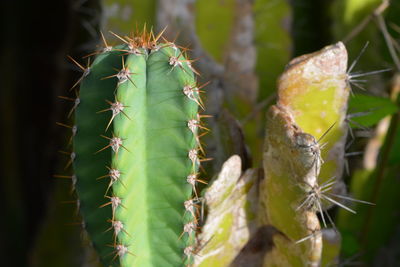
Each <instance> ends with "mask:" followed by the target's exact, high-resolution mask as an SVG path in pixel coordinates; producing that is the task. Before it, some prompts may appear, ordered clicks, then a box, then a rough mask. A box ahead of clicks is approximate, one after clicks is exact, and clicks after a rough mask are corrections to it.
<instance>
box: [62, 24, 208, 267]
mask: <svg viewBox="0 0 400 267" xmlns="http://www.w3.org/2000/svg"><path fill="white" fill-rule="evenodd" d="M164 30H165V29H164ZM164 30H163V31H162V32H161V33H160V34H159V35H157V36H155V35H154V33H153V31H150V33H148V32H147V31H146V28H144V30H143V31H142V32H136V33H135V34H134V35H133V36H132V37H127V36H125V37H121V36H119V35H117V34H115V33H112V32H111V34H113V35H114V36H115V37H117V38H118V39H120V40H121V41H122V42H124V43H125V44H126V46H127V48H128V49H116V48H113V47H112V46H109V45H108V44H107V42H106V39H105V38H104V35H103V34H102V33H101V38H102V40H103V43H104V47H103V48H102V49H101V50H100V51H97V52H94V53H91V54H89V55H87V56H85V58H86V57H87V58H89V59H88V63H87V66H86V67H84V66H82V65H81V64H79V63H78V62H77V61H76V60H74V59H73V58H72V57H69V59H70V60H71V61H72V62H73V63H74V64H75V65H77V66H78V67H79V68H80V69H81V71H82V72H83V74H82V76H81V77H80V78H79V79H78V80H77V82H75V83H74V85H73V86H72V87H71V89H70V91H72V90H73V89H75V95H76V97H75V98H71V97H66V96H59V98H61V99H64V100H67V101H71V102H73V106H72V108H71V110H70V111H69V112H68V116H67V117H68V118H70V117H71V115H72V114H73V113H74V111H75V110H76V109H77V107H78V105H79V104H80V102H81V100H80V98H79V91H77V90H76V87H77V86H78V85H79V84H80V83H81V82H82V80H83V79H84V78H85V77H87V76H88V75H89V74H90V71H91V67H90V57H91V56H93V55H98V54H103V53H109V52H112V51H120V52H124V53H125V54H123V55H122V57H121V58H122V69H120V70H116V71H117V73H116V74H114V75H111V76H107V77H103V79H109V78H114V77H116V78H117V79H118V85H120V84H123V83H125V82H131V83H132V84H133V85H134V86H135V84H134V82H133V81H132V80H131V78H130V77H131V75H134V74H135V73H132V72H130V71H129V68H128V67H127V66H125V63H124V57H123V56H124V55H126V54H135V55H140V54H143V53H151V52H153V51H158V50H159V49H160V48H163V47H171V48H173V49H174V50H176V51H177V50H178V46H176V45H175V44H174V42H169V41H167V40H166V39H165V38H163V37H162V34H163V32H164ZM161 37H162V38H163V40H164V42H163V44H159V43H158V40H159V39H160V38H161ZM179 48H180V49H181V52H180V53H179V54H178V55H176V53H175V55H169V61H168V63H169V65H170V66H171V71H172V70H173V69H174V68H176V67H179V68H180V69H182V70H183V71H185V69H184V64H186V65H187V67H188V68H189V69H190V70H191V71H192V72H193V73H195V74H196V75H199V73H198V72H197V70H195V69H194V68H193V66H192V62H194V60H189V59H186V58H187V53H186V51H187V48H184V47H180V46H179ZM182 57H183V58H184V59H181V58H182ZM207 84H208V83H205V84H203V85H197V84H196V83H195V84H187V85H185V86H184V87H183V88H182V94H183V95H184V96H185V97H187V98H188V99H189V100H190V101H193V102H195V103H196V104H197V105H198V106H199V107H200V108H201V109H202V110H204V104H203V101H202V99H201V95H200V94H201V93H203V92H204V91H203V90H202V88H203V87H205V86H206V85H207ZM118 85H117V88H116V89H115V90H116V91H117V89H118ZM105 102H106V103H107V104H108V105H109V107H108V108H106V109H103V110H99V111H98V112H97V113H103V112H106V111H111V113H112V114H111V118H110V120H109V122H108V124H107V126H106V128H105V132H107V130H108V129H109V127H110V126H111V124H112V122H113V120H114V119H115V118H116V117H117V116H118V115H120V114H122V115H124V116H125V117H126V118H127V119H129V120H131V118H129V117H128V115H127V114H126V113H125V112H124V109H125V108H129V106H126V105H124V104H123V103H121V101H119V100H118V99H117V96H116V94H115V100H114V102H111V101H110V100H108V99H105ZM206 117H209V116H208V115H200V114H199V113H197V114H196V115H195V116H194V117H193V118H192V119H189V120H188V121H187V125H186V126H187V128H188V129H189V130H190V131H191V132H192V133H193V135H194V138H195V140H196V147H195V148H193V149H191V150H189V151H188V152H187V156H188V158H189V159H190V161H191V162H192V172H191V173H190V174H189V175H188V176H187V177H186V182H187V183H188V184H190V185H191V187H192V191H193V197H192V198H191V199H188V200H186V201H185V202H184V203H183V206H184V208H185V214H186V213H188V214H190V217H191V219H190V220H189V221H187V222H186V223H184V224H183V231H182V234H181V235H180V237H179V238H181V237H182V236H183V235H185V234H187V235H189V237H192V242H191V243H190V244H188V246H187V247H186V248H184V249H183V255H184V257H186V258H187V260H185V262H187V264H190V262H191V258H192V256H193V254H194V253H195V247H196V242H197V241H196V238H195V233H196V231H197V229H198V228H199V226H198V217H199V206H198V203H200V198H199V195H198V192H197V190H196V184H197V183H203V184H206V182H205V181H204V180H201V179H199V178H198V177H199V172H198V171H197V170H198V168H199V166H200V163H201V162H202V161H207V160H209V159H207V158H205V157H204V155H205V153H204V149H203V146H202V144H201V141H200V138H201V137H202V136H204V135H205V134H207V133H208V131H209V129H207V128H206V127H205V126H204V125H203V123H202V119H203V118H206ZM57 124H58V125H60V126H63V127H66V128H69V129H71V132H72V134H71V137H70V139H69V141H68V144H69V145H71V144H72V140H73V138H74V136H75V135H76V132H77V131H78V128H77V126H76V125H72V126H70V125H67V124H64V123H59V122H58V123H57ZM200 131H202V133H200ZM101 137H103V138H105V139H107V140H109V144H108V145H107V146H105V147H103V148H100V149H99V150H98V151H95V152H94V153H95V154H96V153H99V152H101V151H103V150H105V149H107V148H111V149H112V151H113V153H114V154H115V156H116V157H117V156H118V151H119V149H120V148H123V149H125V150H127V149H126V148H125V147H124V145H123V141H124V139H123V138H121V137H119V136H118V135H117V134H114V133H113V134H112V137H108V136H105V135H101ZM60 152H61V153H63V154H67V155H69V158H70V159H69V160H68V162H67V164H66V166H65V168H64V169H67V168H69V167H71V166H72V165H73V162H74V159H75V157H76V154H75V152H73V151H71V152H65V151H60ZM106 168H107V169H108V173H107V174H106V175H104V176H101V177H98V178H97V179H99V180H100V179H103V178H109V179H110V181H109V183H108V186H107V190H106V192H105V194H104V197H105V198H106V199H108V201H107V202H106V203H104V204H102V205H100V206H99V208H103V207H106V206H111V210H112V215H111V219H109V220H108V223H110V224H111V226H110V227H109V228H108V229H105V231H113V239H114V243H113V244H110V246H111V247H112V248H113V249H114V257H113V260H115V259H116V258H117V257H119V258H122V257H123V256H124V255H126V254H127V253H128V254H131V255H134V254H133V253H132V252H131V251H129V245H127V244H121V243H118V235H119V234H120V233H121V232H123V233H124V234H126V235H128V236H130V235H129V233H127V231H125V229H124V224H123V223H122V222H121V221H118V220H115V214H116V210H117V209H118V208H119V207H122V208H125V206H124V205H123V198H120V197H118V196H116V195H114V193H113V192H111V193H110V188H112V185H113V184H114V183H116V182H120V183H121V185H122V186H124V184H123V182H122V180H121V179H120V176H121V174H122V172H121V171H119V170H118V169H116V168H115V167H113V166H111V167H110V166H106ZM55 177H58V178H69V179H71V180H72V191H75V185H76V183H77V176H76V175H75V174H73V175H71V176H65V175H55ZM77 202H78V211H79V199H77ZM185 214H184V215H183V217H185ZM82 224H84V222H83V223H82Z"/></svg>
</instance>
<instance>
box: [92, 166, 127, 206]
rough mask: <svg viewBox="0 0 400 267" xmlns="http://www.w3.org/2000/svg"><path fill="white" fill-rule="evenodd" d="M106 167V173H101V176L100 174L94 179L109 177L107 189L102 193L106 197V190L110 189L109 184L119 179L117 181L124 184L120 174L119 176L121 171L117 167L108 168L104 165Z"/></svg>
mask: <svg viewBox="0 0 400 267" xmlns="http://www.w3.org/2000/svg"><path fill="white" fill-rule="evenodd" d="M106 168H107V169H108V174H106V175H103V176H100V177H98V178H97V179H96V180H100V179H103V178H107V177H110V183H109V184H108V187H107V190H106V192H105V193H104V196H105V197H107V193H108V190H110V188H111V186H112V185H113V184H114V183H115V182H117V181H119V182H120V183H121V184H122V186H123V187H125V185H124V184H123V183H122V181H121V180H120V176H121V174H122V172H121V171H119V170H118V169H115V168H110V167H108V166H106ZM125 188H126V187H125ZM111 200H113V199H111Z"/></svg>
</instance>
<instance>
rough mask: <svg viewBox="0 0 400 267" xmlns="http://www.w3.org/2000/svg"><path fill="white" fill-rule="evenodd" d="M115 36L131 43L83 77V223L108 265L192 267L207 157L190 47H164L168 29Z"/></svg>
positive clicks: (79, 189) (105, 54) (79, 149)
mask: <svg viewBox="0 0 400 267" xmlns="http://www.w3.org/2000/svg"><path fill="white" fill-rule="evenodd" d="M115 36H116V37H117V38H118V39H120V40H121V41H123V43H122V44H121V45H118V46H115V47H109V46H108V45H106V49H103V50H101V51H99V52H97V53H95V54H96V56H95V60H94V62H93V64H91V65H88V67H87V68H82V69H83V70H84V74H83V76H82V77H81V79H80V80H79V82H80V90H79V93H78V94H77V95H78V98H77V99H79V104H78V105H77V106H76V108H75V110H76V111H75V126H76V134H75V136H74V138H73V147H74V151H73V152H74V155H75V158H74V159H73V166H74V175H75V176H76V178H77V181H76V187H75V189H76V193H77V196H78V199H79V203H80V212H81V214H82V218H83V224H84V227H85V229H86V231H87V232H88V233H89V236H90V238H91V240H92V244H93V246H94V247H95V249H96V250H97V251H98V253H99V255H100V259H101V261H102V263H103V264H104V265H105V266H129V267H131V266H140V267H146V266H174V267H175V266H187V265H189V264H191V262H192V260H193V249H192V248H193V247H194V246H195V237H194V235H195V229H196V227H197V226H196V225H197V218H196V214H197V211H196V204H195V203H196V196H197V194H196V193H195V192H193V190H195V187H194V185H195V184H196V181H197V180H196V179H197V178H196V177H197V176H198V168H199V164H200V162H201V161H202V160H201V158H200V157H201V155H202V152H201V151H202V149H201V147H200V142H199V134H198V130H199V128H201V126H200V118H201V117H202V116H201V115H199V114H198V107H199V106H201V107H202V101H201V98H200V94H199V93H200V90H199V89H198V88H199V86H198V85H197V84H196V79H195V74H196V73H197V72H196V71H195V70H194V68H193V67H192V65H191V63H192V60H189V59H187V58H186V53H185V52H186V51H185V49H182V48H178V47H177V46H175V45H174V44H173V43H170V42H164V43H158V40H159V39H160V36H161V34H160V35H158V36H155V35H154V34H153V33H146V32H145V31H143V32H141V33H139V34H136V35H135V36H133V37H120V36H117V35H115ZM79 66H80V67H82V66H81V65H79ZM193 122H196V123H193Z"/></svg>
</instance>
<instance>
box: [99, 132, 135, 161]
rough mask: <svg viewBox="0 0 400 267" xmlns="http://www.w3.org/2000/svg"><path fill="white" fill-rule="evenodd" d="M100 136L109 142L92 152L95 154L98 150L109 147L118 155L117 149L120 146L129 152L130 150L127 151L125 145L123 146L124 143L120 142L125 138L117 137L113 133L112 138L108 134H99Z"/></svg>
mask: <svg viewBox="0 0 400 267" xmlns="http://www.w3.org/2000/svg"><path fill="white" fill-rule="evenodd" d="M100 136H101V137H103V138H105V139H107V140H110V143H109V144H108V145H106V146H105V147H103V148H102V149H100V150H98V151H96V152H95V153H94V154H97V153H99V152H101V151H103V150H105V149H107V148H109V147H111V149H112V150H113V151H114V153H115V155H116V156H117V155H118V151H119V148H120V147H122V148H123V149H125V150H126V151H128V152H130V151H129V150H128V149H127V148H126V147H124V145H123V144H122V141H123V140H125V139H122V138H120V137H117V136H115V135H114V134H113V135H112V136H113V137H112V138H110V137H108V136H104V135H100Z"/></svg>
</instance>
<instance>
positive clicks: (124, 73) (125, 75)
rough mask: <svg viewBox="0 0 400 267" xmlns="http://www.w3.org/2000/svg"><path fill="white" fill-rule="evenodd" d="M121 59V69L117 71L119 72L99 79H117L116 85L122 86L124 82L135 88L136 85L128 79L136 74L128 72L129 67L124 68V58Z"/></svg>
mask: <svg viewBox="0 0 400 267" xmlns="http://www.w3.org/2000/svg"><path fill="white" fill-rule="evenodd" d="M121 58H122V69H121V70H119V72H118V73H117V74H114V75H110V76H106V77H103V78H101V80H105V79H110V78H114V77H117V79H118V85H120V84H122V83H124V82H126V81H130V82H131V83H132V84H133V86H135V87H136V84H135V83H134V82H133V81H132V79H131V77H130V75H133V74H136V73H134V72H130V70H129V66H125V61H124V57H121Z"/></svg>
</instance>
